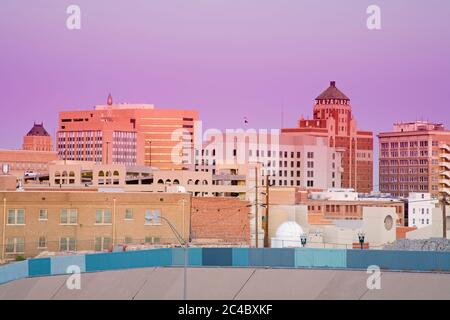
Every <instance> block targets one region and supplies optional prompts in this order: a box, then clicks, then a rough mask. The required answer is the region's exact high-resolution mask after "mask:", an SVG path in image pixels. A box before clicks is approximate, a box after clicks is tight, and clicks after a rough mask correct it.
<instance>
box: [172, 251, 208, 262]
mask: <svg viewBox="0 0 450 320" xmlns="http://www.w3.org/2000/svg"><path fill="white" fill-rule="evenodd" d="M172 265H173V266H183V265H184V248H173V249H172ZM188 265H189V266H201V265H202V248H189V249H188Z"/></svg>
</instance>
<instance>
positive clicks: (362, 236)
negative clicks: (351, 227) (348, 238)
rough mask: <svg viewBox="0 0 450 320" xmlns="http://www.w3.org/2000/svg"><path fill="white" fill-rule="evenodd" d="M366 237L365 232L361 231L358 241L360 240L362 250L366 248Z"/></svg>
mask: <svg viewBox="0 0 450 320" xmlns="http://www.w3.org/2000/svg"><path fill="white" fill-rule="evenodd" d="M365 237H366V235H365V234H364V231H359V232H358V240H359V244H360V245H361V250H362V249H363V247H364V238H365Z"/></svg>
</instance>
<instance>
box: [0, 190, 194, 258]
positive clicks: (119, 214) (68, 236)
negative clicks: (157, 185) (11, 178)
mask: <svg viewBox="0 0 450 320" xmlns="http://www.w3.org/2000/svg"><path fill="white" fill-rule="evenodd" d="M0 199H1V200H3V201H2V202H0V203H1V205H2V212H4V215H1V216H0V226H1V228H0V243H1V245H0V249H1V254H2V256H1V260H11V259H14V258H15V257H16V256H18V255H21V256H25V257H31V256H36V255H37V254H39V253H41V252H43V251H50V252H58V251H59V252H71V251H85V250H86V251H107V250H111V248H112V246H113V245H117V244H135V243H142V244H150V245H152V244H153V245H161V244H170V245H176V244H178V241H177V240H176V238H175V236H174V234H173V232H172V231H171V229H170V227H169V226H168V224H167V223H166V222H165V221H164V220H163V219H162V218H161V217H165V218H167V219H168V220H170V221H171V222H172V224H173V225H174V226H175V228H176V229H177V230H179V232H180V233H181V236H182V237H183V238H184V239H188V238H189V229H190V227H189V223H190V219H189V214H190V204H191V201H190V195H189V194H186V193H173V194H169V193H145V192H97V191H24V192H15V191H13V192H9V191H0ZM3 216H5V219H3ZM5 220H6V221H5ZM3 230H4V231H5V232H3Z"/></svg>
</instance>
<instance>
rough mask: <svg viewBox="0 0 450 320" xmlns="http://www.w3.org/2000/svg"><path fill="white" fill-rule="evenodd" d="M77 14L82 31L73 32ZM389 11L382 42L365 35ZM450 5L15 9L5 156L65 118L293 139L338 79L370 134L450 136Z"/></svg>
mask: <svg viewBox="0 0 450 320" xmlns="http://www.w3.org/2000/svg"><path fill="white" fill-rule="evenodd" d="M70 4H77V5H79V6H80V7H81V11H82V20H81V21H82V22H81V23H82V29H81V30H79V31H69V30H68V29H67V28H66V26H65V21H66V18H67V14H66V12H65V11H66V8H67V6H68V5H70ZM371 4H377V5H379V6H380V7H381V13H382V30H379V31H370V30H368V29H367V28H366V18H367V14H366V8H367V7H368V6H369V5H371ZM449 12H450V1H448V0H427V1H425V0H420V1H419V0H371V1H366V0H343V1H335V0H321V1H319V0H239V1H238V0H130V1H116V0H95V1H92V0H71V1H63V0H58V1H52V0H39V1H25V0H2V1H1V4H0V57H1V59H0V88H1V89H0V92H1V100H0V103H1V110H2V117H1V119H2V121H1V126H0V147H1V148H18V147H19V146H20V144H21V139H22V136H23V134H25V133H26V132H27V131H28V130H29V129H30V128H31V126H32V124H33V121H44V124H45V127H46V128H47V129H48V131H49V132H50V133H51V134H52V135H53V134H54V130H55V125H56V123H57V112H58V111H59V110H70V109H83V108H92V106H93V105H95V104H100V103H104V102H105V101H106V97H107V95H108V93H109V92H111V93H112V95H113V97H114V99H115V101H116V102H129V103H140V102H142V103H153V104H155V105H156V106H157V107H161V108H194V109H197V110H198V111H199V112H200V116H201V119H202V120H203V121H204V126H205V127H206V128H211V127H216V128H220V129H224V128H237V127H241V126H243V120H242V119H243V117H245V116H246V117H248V119H249V121H250V126H251V127H254V128H279V127H280V126H281V110H280V109H281V105H282V104H284V119H283V123H284V126H294V125H295V123H296V121H297V119H298V118H299V117H300V116H301V115H302V114H303V115H305V116H308V115H310V114H311V109H312V104H313V100H314V98H315V97H316V96H317V95H318V94H319V93H320V92H321V91H322V90H324V89H325V88H326V87H327V86H328V83H329V81H330V80H336V82H337V86H338V87H339V88H340V89H341V90H342V91H343V92H344V93H345V94H347V95H348V96H349V97H350V99H351V102H352V106H353V110H354V114H355V116H356V118H357V121H358V123H359V127H360V128H361V129H367V130H373V131H375V132H379V131H386V130H390V129H391V127H392V123H393V122H394V121H399V120H404V121H408V120H415V119H429V120H432V121H438V122H443V123H444V124H446V125H447V126H450V121H449V120H450V113H449V111H448V110H449V109H450V108H449V101H450V90H449V85H450V58H449V57H450V17H449V15H450V14H449Z"/></svg>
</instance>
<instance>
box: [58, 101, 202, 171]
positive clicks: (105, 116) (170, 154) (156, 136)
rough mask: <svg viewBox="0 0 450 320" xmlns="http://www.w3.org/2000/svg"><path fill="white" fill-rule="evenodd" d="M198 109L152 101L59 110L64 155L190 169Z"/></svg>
mask: <svg viewBox="0 0 450 320" xmlns="http://www.w3.org/2000/svg"><path fill="white" fill-rule="evenodd" d="M196 120H198V113H197V111H195V110H174V109H171V110H170V109H156V108H155V107H154V106H153V105H149V104H113V101H112V98H111V96H109V97H108V101H107V104H106V105H98V106H96V107H95V108H94V110H83V111H65V112H60V113H59V125H58V132H57V151H58V155H59V158H60V159H67V160H78V161H94V162H98V163H105V164H107V163H113V164H125V165H147V166H154V167H158V168H161V169H182V168H184V167H186V162H187V160H186V159H187V158H188V153H189V151H190V150H191V145H192V143H193V141H194V122H195V121H196Z"/></svg>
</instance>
